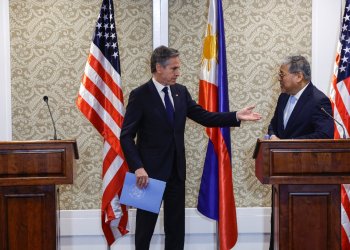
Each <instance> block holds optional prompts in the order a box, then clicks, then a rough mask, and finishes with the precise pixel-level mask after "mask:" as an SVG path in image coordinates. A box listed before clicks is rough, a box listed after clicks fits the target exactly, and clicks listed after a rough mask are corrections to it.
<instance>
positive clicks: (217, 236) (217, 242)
mask: <svg viewBox="0 0 350 250" xmlns="http://www.w3.org/2000/svg"><path fill="white" fill-rule="evenodd" d="M216 250H220V237H219V222H218V221H216Z"/></svg>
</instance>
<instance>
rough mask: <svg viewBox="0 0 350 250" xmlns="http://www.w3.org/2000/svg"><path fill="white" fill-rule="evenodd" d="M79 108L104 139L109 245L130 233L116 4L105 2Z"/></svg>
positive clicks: (104, 227)
mask: <svg viewBox="0 0 350 250" xmlns="http://www.w3.org/2000/svg"><path fill="white" fill-rule="evenodd" d="M76 104H77V106H78V108H79V109H80V111H81V112H82V113H83V114H84V115H85V116H86V118H87V119H88V120H89V121H90V122H91V123H92V125H93V126H94V127H95V128H96V129H97V130H98V132H99V133H100V134H101V136H102V137H103V140H104V143H103V164H102V179H103V181H102V202H101V203H102V205H101V220H102V230H103V232H104V235H105V237H106V240H107V243H108V245H109V246H110V245H112V244H113V243H114V241H115V240H116V239H117V238H118V237H120V236H122V235H124V234H126V233H128V211H127V208H126V207H125V206H124V205H121V204H120V203H119V197H120V194H121V189H122V186H123V182H124V178H125V173H126V172H127V171H128V166H127V164H126V161H125V158H124V155H123V152H122V149H121V146H120V141H119V138H120V131H121V127H122V123H123V119H124V113H125V109H124V103H123V91H122V88H121V77H120V63H119V49H118V42H117V33H116V27H115V21H114V8H113V0H103V1H102V6H101V10H100V14H99V17H98V20H97V23H96V27H95V33H94V36H93V41H92V43H91V47H90V53H89V55H88V59H87V63H86V66H85V70H84V75H83V79H82V82H81V86H80V90H79V94H78V98H77V101H76Z"/></svg>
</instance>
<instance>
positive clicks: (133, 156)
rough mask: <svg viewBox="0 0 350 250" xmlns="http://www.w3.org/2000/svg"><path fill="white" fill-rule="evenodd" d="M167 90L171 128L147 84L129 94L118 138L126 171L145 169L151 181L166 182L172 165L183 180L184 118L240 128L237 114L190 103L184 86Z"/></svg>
mask: <svg viewBox="0 0 350 250" xmlns="http://www.w3.org/2000/svg"><path fill="white" fill-rule="evenodd" d="M170 88H171V93H172V97H173V100H174V107H175V118H174V125H171V124H170V122H169V121H168V119H167V115H166V111H165V107H164V104H163V102H162V100H161V97H160V96H159V94H158V92H157V89H156V87H155V85H154V83H153V81H152V80H150V81H149V82H147V83H145V84H143V85H141V86H140V87H138V88H136V89H134V90H133V91H132V92H131V93H130V96H129V102H128V105H127V108H126V113H125V117H124V122H123V126H122V131H121V136H120V142H121V146H122V149H123V152H124V155H125V158H126V161H127V163H128V165H129V169H130V170H131V171H133V172H134V171H135V170H137V169H138V168H141V167H144V168H145V170H146V172H147V174H148V175H149V176H150V177H152V178H156V179H160V180H165V181H166V180H167V179H168V178H169V176H170V174H171V171H172V167H173V165H174V162H175V164H176V167H177V172H178V176H179V177H180V179H182V180H184V179H185V178H186V160H185V143H184V133H185V123H186V117H188V118H190V119H192V120H194V121H195V122H197V123H200V124H202V125H204V126H207V127H215V126H220V127H228V126H239V125H240V122H238V121H237V120H236V112H225V113H212V112H208V111H206V110H204V109H203V108H202V107H201V106H200V105H198V104H197V103H196V102H195V101H193V100H192V98H191V96H190V94H189V92H188V90H187V88H186V87H185V86H183V85H180V84H175V85H173V86H171V87H170ZM135 137H136V142H135Z"/></svg>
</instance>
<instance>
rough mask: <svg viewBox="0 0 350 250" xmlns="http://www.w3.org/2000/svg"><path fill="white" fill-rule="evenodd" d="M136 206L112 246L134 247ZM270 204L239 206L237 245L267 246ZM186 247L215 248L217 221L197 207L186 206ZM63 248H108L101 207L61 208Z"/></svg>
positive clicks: (155, 242) (156, 243) (159, 235)
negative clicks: (126, 229)
mask: <svg viewBox="0 0 350 250" xmlns="http://www.w3.org/2000/svg"><path fill="white" fill-rule="evenodd" d="M135 214H136V213H135V209H130V210H129V228H130V233H129V234H128V235H127V236H124V237H123V238H121V239H120V240H118V241H117V242H116V243H115V244H113V246H112V247H111V249H118V250H120V249H134V248H133V235H134V232H135ZM270 215H271V208H266V207H249V208H237V222H238V232H239V236H238V242H237V244H236V246H235V249H238V250H243V249H246V250H248V249H249V250H251V249H267V245H268V239H269V234H270ZM185 219H186V239H185V241H186V243H185V249H191V250H195V249H201V250H203V249H215V248H216V222H215V221H213V220H210V219H208V218H206V217H204V216H203V215H201V214H200V213H199V212H198V211H197V210H196V209H195V208H187V209H186V218H185ZM163 234H164V232H163V213H162V211H161V212H160V214H159V219H158V222H157V225H156V229H155V232H154V237H153V238H154V239H152V249H163V248H164V242H163V240H164V239H163V238H164V237H163ZM60 235H61V236H60V238H61V250H80V249H84V250H90V249H91V250H99V249H107V247H106V243H105V240H104V237H103V233H102V230H101V221H100V210H97V209H96V210H95V209H94V210H62V211H61V212H60Z"/></svg>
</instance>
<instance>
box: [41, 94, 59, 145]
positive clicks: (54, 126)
mask: <svg viewBox="0 0 350 250" xmlns="http://www.w3.org/2000/svg"><path fill="white" fill-rule="evenodd" d="M43 99H44V102H46V105H47V108H48V109H49V113H50V117H51V121H52V125H53V133H54V134H53V139H54V140H57V132H56V125H55V121H54V120H53V117H52V113H51V109H50V105H49V97H47V96H44V97H43Z"/></svg>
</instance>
